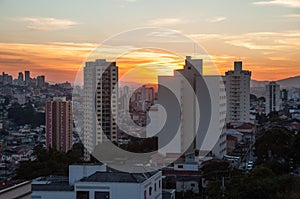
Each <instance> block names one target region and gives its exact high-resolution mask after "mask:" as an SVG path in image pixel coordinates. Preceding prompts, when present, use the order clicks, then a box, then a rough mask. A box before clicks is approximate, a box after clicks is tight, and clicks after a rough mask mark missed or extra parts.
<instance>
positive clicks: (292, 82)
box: [250, 76, 300, 88]
mask: <svg viewBox="0 0 300 199" xmlns="http://www.w3.org/2000/svg"><path fill="white" fill-rule="evenodd" d="M276 82H277V83H278V84H279V85H280V88H300V76H295V77H289V78H286V79H280V80H277V81H276ZM268 83H269V82H268V81H257V80H251V82H250V86H251V88H255V87H256V88H257V87H265V86H266V84H268Z"/></svg>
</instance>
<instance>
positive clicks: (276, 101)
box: [266, 82, 281, 114]
mask: <svg viewBox="0 0 300 199" xmlns="http://www.w3.org/2000/svg"><path fill="white" fill-rule="evenodd" d="M280 105H281V99H280V85H279V84H277V83H276V82H270V83H269V84H267V85H266V114H269V113H270V112H272V111H279V110H280Z"/></svg>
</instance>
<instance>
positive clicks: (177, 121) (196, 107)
mask: <svg viewBox="0 0 300 199" xmlns="http://www.w3.org/2000/svg"><path fill="white" fill-rule="evenodd" d="M221 85H224V84H223V79H222V78H221V77H220V76H203V75H202V60H201V59H192V58H191V57H189V56H188V57H186V60H185V65H184V68H183V69H180V70H175V71H174V75H173V76H159V77H158V105H156V106H154V107H153V108H151V109H150V112H149V115H150V118H149V120H151V123H150V124H149V125H148V126H147V133H146V134H147V137H151V136H155V133H156V132H160V133H159V134H157V136H158V145H159V146H158V148H159V153H161V154H163V155H165V154H167V153H184V152H192V151H193V150H195V149H198V150H200V151H204V152H209V151H212V150H213V147H214V146H218V147H217V148H215V149H214V150H213V152H215V153H216V155H217V156H221V157H222V154H223V153H225V152H226V142H225V141H224V140H225V139H226V136H224V135H221V137H220V132H221V133H224V131H223V127H224V123H225V116H226V97H225V94H226V93H225V88H224V86H221ZM204 95H207V96H205V97H207V98H208V99H209V101H205V99H204V98H203V96H204ZM199 102H200V103H201V104H199ZM162 107H163V108H162ZM163 109H165V110H163ZM163 117H165V119H164V118H163ZM151 118H153V119H151ZM157 118H158V119H157ZM199 121H200V123H199ZM154 123H156V124H154ZM168 123H169V124H170V126H166V124H168ZM209 124H210V125H209ZM176 125H178V126H176ZM206 125H207V126H206ZM206 135H209V136H206ZM171 138H172V140H171ZM219 139H222V141H218V140H219ZM217 141H218V143H217V145H216V142H217Z"/></svg>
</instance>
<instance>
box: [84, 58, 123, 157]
mask: <svg viewBox="0 0 300 199" xmlns="http://www.w3.org/2000/svg"><path fill="white" fill-rule="evenodd" d="M117 97H118V67H117V66H116V62H107V61H106V60H105V59H97V60H96V61H95V62H86V64H85V67H84V135H83V143H84V146H85V147H86V149H87V150H86V151H85V160H89V157H90V155H89V153H91V152H93V150H94V148H95V146H96V145H98V144H101V143H102V142H103V141H108V140H111V141H113V142H116V141H117V124H116V121H117V105H118V104H117Z"/></svg>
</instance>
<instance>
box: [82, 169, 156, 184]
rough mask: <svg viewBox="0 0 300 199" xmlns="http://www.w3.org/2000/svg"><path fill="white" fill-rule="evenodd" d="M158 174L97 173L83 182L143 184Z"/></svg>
mask: <svg viewBox="0 0 300 199" xmlns="http://www.w3.org/2000/svg"><path fill="white" fill-rule="evenodd" d="M156 173H157V171H156V172H148V173H125V172H99V171H98V172H96V173H94V174H93V175H91V176H89V177H86V178H83V179H82V180H81V181H83V182H121V183H122V182H124V183H126V182H127V183H142V182H144V181H145V180H147V179H149V178H150V177H152V176H153V175H155V174H156Z"/></svg>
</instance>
